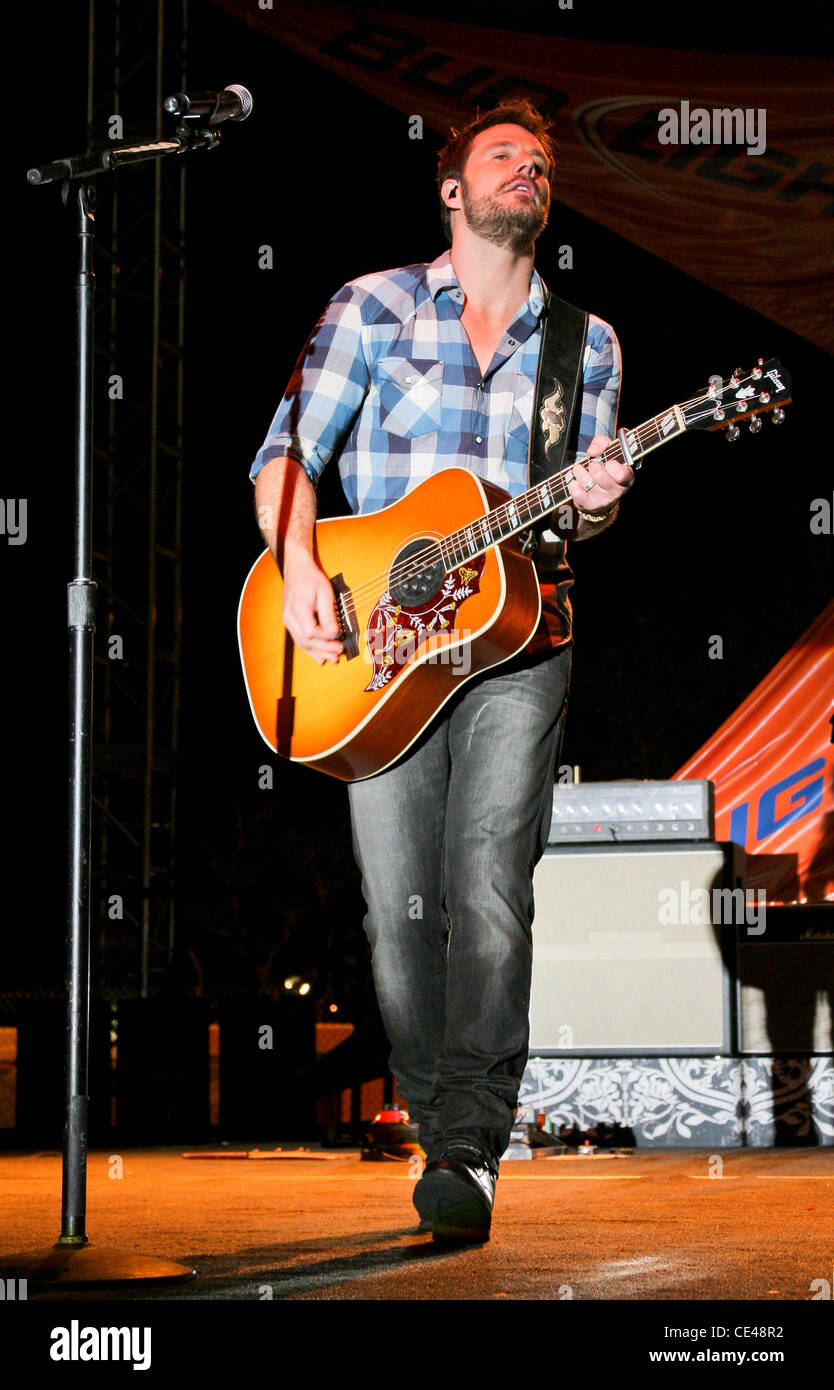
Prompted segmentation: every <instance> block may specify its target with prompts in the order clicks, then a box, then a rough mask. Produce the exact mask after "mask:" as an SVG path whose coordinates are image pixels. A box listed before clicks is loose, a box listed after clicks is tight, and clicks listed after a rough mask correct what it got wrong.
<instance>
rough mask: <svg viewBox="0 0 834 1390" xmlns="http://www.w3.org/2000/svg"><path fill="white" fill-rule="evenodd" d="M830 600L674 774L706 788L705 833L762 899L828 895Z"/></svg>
mask: <svg viewBox="0 0 834 1390" xmlns="http://www.w3.org/2000/svg"><path fill="white" fill-rule="evenodd" d="M832 717H834V602H832V603H830V604H829V605H828V607H827V608H826V609H825V610H824V611H823V613H822V614H821V615H820V617H819V618H818V619H817V621H816V622H815V623H814V624H813V625H812V626H811V627H810V628H809V629H808V631H807V632H806V633H804V635H803V636H802V637H801V638H800V639H799V641H798V642H797V644H796V646H795V647H792V648H791V650H790V651H789V652H788V653H787V655H786V656H783V657H782V660H781V661H780V662H779V663H778V665H777V666H774V668H773V670H772V671H771V672H770V675H768V676H765V679H764V680H763V681H762V682H761V683H760V684H759V685H757V686H756V689H755V690H754V691H753V692H752V694H751V695H748V697H747V699H746V700H745V701H744V703H743V704H742V705H740V706H739V708H738V709H737V710H736V712H735V714H732V715H731V716H730V718H729V719H728V720H726V722H725V723H724V724H722V725H721V728H720V729H719V730H718V731H717V733H715V734H714V735H713V737H712V738H711V739H710V740H709V742H708V743H705V744H704V746H703V748H701V749H700V750H699V752H697V753H696V754H695V756H694V757H693V758H691V759H690V761H689V762H688V763H686V764H685V765H684V766H683V767H682V768H680V770H679V771H678V772H676V773H675V776H676V777H680V778H687V777H706V778H709V780H710V781H711V782H713V783H714V784H715V838H716V840H735V842H736V843H737V844H739V845H744V846H745V848H746V850H747V855H748V858H747V884H748V887H749V888H750V889H753V890H757V889H764V890H765V892H766V893H767V900H768V902H771V903H790V902H822V901H834V743H832V737H834V726H833V725H832Z"/></svg>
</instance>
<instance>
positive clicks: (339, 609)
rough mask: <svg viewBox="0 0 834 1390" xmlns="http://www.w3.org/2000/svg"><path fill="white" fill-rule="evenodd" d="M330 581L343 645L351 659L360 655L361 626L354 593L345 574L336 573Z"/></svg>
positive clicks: (348, 657)
mask: <svg viewBox="0 0 834 1390" xmlns="http://www.w3.org/2000/svg"><path fill="white" fill-rule="evenodd" d="M330 583H331V584H332V586H333V592H334V594H335V595H336V614H337V616H338V619H339V628H340V631H341V637H342V645H343V647H344V652H345V656H346V657H347V659H348V661H350V660H351V658H352V657H354V656H358V655H359V628H358V626H357V622H356V609H355V608H354V606H353V595H352V593H351V592H350V589H349V588H348V586H347V584H346V583H345V578H344V575H342V574H336V575H334V576H333V578H332V579H331V581H330Z"/></svg>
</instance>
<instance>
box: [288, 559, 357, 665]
mask: <svg viewBox="0 0 834 1390" xmlns="http://www.w3.org/2000/svg"><path fill="white" fill-rule="evenodd" d="M283 573H284V624H285V626H286V629H287V631H288V632H289V634H290V636H291V637H292V639H293V641H294V642H295V645H296V646H297V647H300V648H301V649H302V651H305V652H307V653H308V654H309V655H310V656H311V657H312V658H313V660H314V661H317V662H318V663H319V665H320V666H323V665H324V663H325V661H331V662H336V661H338V660H339V657H340V656H341V655H342V650H343V648H342V641H341V637H340V635H339V622H338V619H337V617H336V602H335V599H334V595H333V586H332V585H331V583H330V580H329V579H328V577H327V575H326V574H325V573H324V571H323V570H322V569H321V568H320V567H319V565H318V564H317V563H316V560H315V559H314V557H313V556H312V555H311V554H310V553H309V551H307V550H304V549H303V548H300V547H299V548H295V547H293V548H290V547H289V546H286V547H285V550H284V565H283Z"/></svg>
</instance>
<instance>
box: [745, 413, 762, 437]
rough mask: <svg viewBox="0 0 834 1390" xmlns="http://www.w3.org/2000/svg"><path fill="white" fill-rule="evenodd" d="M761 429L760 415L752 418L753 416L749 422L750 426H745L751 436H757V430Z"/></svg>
mask: <svg viewBox="0 0 834 1390" xmlns="http://www.w3.org/2000/svg"><path fill="white" fill-rule="evenodd" d="M761 427H762V417H761V415H754V416H753V419H752V420H751V421H750V424H749V425H748V426H747V428H748V429H749V431H750V433H751V434H758V433H759V430H760V429H761Z"/></svg>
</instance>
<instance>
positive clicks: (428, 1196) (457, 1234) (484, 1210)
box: [413, 1141, 498, 1244]
mask: <svg viewBox="0 0 834 1390" xmlns="http://www.w3.org/2000/svg"><path fill="white" fill-rule="evenodd" d="M497 1167H498V1165H497V1164H496V1163H494V1162H492V1161H490V1160H489V1159H487V1157H486V1156H485V1155H484V1153H483V1152H482V1151H481V1149H479V1148H477V1147H476V1146H475V1145H474V1144H466V1143H463V1142H462V1141H461V1142H458V1143H451V1144H448V1145H447V1146H446V1148H445V1149H444V1151H443V1154H442V1157H440V1158H439V1159H437V1160H436V1161H435V1162H434V1163H428V1164H427V1165H426V1169H425V1172H424V1173H423V1176H422V1177H421V1179H420V1181H419V1182H418V1183H417V1186H416V1187H415V1189H414V1198H413V1200H414V1205H415V1207H416V1208H417V1212H418V1214H419V1216H420V1218H421V1222H424V1221H425V1222H428V1221H431V1223H432V1225H431V1230H432V1235H433V1236H434V1239H435V1240H436V1241H440V1242H447V1243H449V1244H456V1243H464V1242H479V1241H486V1240H489V1231H490V1226H491V1224H492V1206H493V1201H494V1199H495V1183H496V1181H497V1178H498V1171H497ZM421 1228H422V1227H421Z"/></svg>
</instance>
